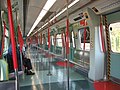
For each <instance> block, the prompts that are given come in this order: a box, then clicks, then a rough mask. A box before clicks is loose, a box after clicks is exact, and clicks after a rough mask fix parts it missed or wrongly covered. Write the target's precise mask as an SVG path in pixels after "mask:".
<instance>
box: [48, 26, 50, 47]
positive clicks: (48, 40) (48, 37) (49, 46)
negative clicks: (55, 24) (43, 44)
mask: <svg viewBox="0 0 120 90" xmlns="http://www.w3.org/2000/svg"><path fill="white" fill-rule="evenodd" d="M48 48H49V49H50V28H48Z"/></svg>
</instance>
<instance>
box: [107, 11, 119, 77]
mask: <svg viewBox="0 0 120 90" xmlns="http://www.w3.org/2000/svg"><path fill="white" fill-rule="evenodd" d="M107 18H108V24H110V23H115V22H120V11H118V12H116V13H112V14H109V15H108V16H107ZM119 68H120V53H111V76H112V77H115V78H118V79H120V69H119Z"/></svg>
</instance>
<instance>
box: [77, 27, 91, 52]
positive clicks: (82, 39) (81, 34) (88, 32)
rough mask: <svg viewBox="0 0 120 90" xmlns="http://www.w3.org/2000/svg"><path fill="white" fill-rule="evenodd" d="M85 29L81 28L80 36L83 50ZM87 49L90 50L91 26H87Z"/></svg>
mask: <svg viewBox="0 0 120 90" xmlns="http://www.w3.org/2000/svg"><path fill="white" fill-rule="evenodd" d="M84 30H85V29H80V30H79V33H80V36H81V37H80V38H81V45H80V48H81V50H84ZM85 51H90V30H89V28H86V39H85Z"/></svg>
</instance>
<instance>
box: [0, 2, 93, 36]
mask: <svg viewBox="0 0 120 90" xmlns="http://www.w3.org/2000/svg"><path fill="white" fill-rule="evenodd" d="M0 1H1V3H2V8H3V9H4V10H6V11H7V4H6V2H7V0H0ZM46 1H47V0H11V3H12V7H13V9H15V10H13V18H14V19H16V18H15V17H16V16H14V15H16V12H17V18H18V22H19V23H20V25H21V31H22V32H23V36H27V34H28V33H29V31H30V29H31V27H32V26H33V24H34V22H35V20H36V19H37V17H38V15H39V13H40V11H41V10H42V8H43V6H44V5H45V3H46ZM66 1H67V0H56V2H55V3H54V5H53V6H52V7H51V8H50V10H49V11H48V12H47V14H46V15H45V16H44V17H43V18H42V20H41V21H40V22H39V23H38V25H37V26H36V27H35V28H34V30H33V32H35V31H36V30H38V29H39V28H40V27H41V26H42V25H43V24H45V23H46V22H48V21H49V20H50V19H51V18H53V17H54V16H55V15H56V14H57V13H59V12H60V11H61V10H62V9H64V8H65V7H66V5H67V2H66ZM73 1H74V0H68V5H69V4H70V3H72V2H73ZM89 1H91V0H79V2H78V3H77V4H75V5H74V7H72V8H70V9H69V13H72V12H74V11H75V10H77V9H78V8H80V7H81V6H82V5H84V3H86V2H89ZM17 2H18V3H17ZM16 3H17V4H16ZM16 8H17V9H16ZM66 14H67V13H66V12H64V13H63V14H62V15H60V16H59V17H57V20H60V19H62V18H64V17H65V16H66ZM63 24H64V23H63ZM33 32H32V33H33Z"/></svg>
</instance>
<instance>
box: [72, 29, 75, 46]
mask: <svg viewBox="0 0 120 90" xmlns="http://www.w3.org/2000/svg"><path fill="white" fill-rule="evenodd" d="M72 43H73V47H75V40H74V33H73V31H72Z"/></svg>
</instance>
